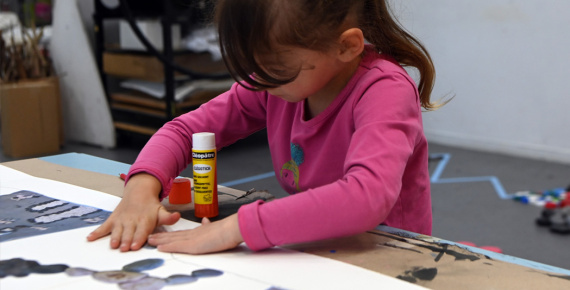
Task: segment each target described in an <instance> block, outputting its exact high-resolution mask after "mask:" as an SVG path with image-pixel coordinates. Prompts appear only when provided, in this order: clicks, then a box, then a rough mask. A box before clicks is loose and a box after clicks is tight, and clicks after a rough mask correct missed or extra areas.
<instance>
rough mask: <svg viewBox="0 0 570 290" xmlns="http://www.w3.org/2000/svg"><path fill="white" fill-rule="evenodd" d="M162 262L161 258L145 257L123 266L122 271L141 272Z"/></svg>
mask: <svg viewBox="0 0 570 290" xmlns="http://www.w3.org/2000/svg"><path fill="white" fill-rule="evenodd" d="M163 264H164V260H163V259H145V260H140V261H136V262H134V263H130V264H128V265H125V266H123V271H129V272H142V271H146V270H152V269H156V268H158V267H160V266H162V265H163Z"/></svg>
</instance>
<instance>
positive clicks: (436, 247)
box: [367, 231, 492, 262]
mask: <svg viewBox="0 0 570 290" xmlns="http://www.w3.org/2000/svg"><path fill="white" fill-rule="evenodd" d="M367 233H370V234H374V235H378V236H382V237H386V238H390V239H393V240H397V241H400V242H404V243H409V244H412V245H414V246H417V247H421V248H425V249H428V250H430V251H432V252H434V253H438V255H437V257H436V258H435V261H436V262H437V261H439V260H440V259H441V257H442V256H443V254H447V255H450V256H453V257H455V261H461V260H469V261H472V262H473V261H477V260H480V259H481V258H480V257H479V256H477V255H476V254H472V255H471V254H463V253H460V252H457V251H454V250H450V249H448V248H447V247H448V246H449V244H445V243H441V244H428V245H424V244H415V243H410V242H409V241H408V240H406V239H404V238H398V237H393V236H390V235H385V234H382V233H377V232H371V231H368V232H367ZM426 243H427V242H426ZM485 258H487V259H489V260H492V259H491V258H490V257H489V256H485Z"/></svg>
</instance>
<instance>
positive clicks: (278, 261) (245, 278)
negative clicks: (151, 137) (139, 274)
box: [0, 165, 421, 290]
mask: <svg viewBox="0 0 570 290" xmlns="http://www.w3.org/2000/svg"><path fill="white" fill-rule="evenodd" d="M19 190H30V191H35V192H37V193H41V194H43V195H46V196H50V197H53V198H56V199H61V200H66V201H70V202H73V203H78V204H84V205H89V206H94V207H98V208H101V209H104V210H109V211H112V210H113V209H114V208H115V206H116V205H117V204H118V202H119V198H117V197H115V196H112V195H108V194H105V193H102V192H98V191H93V190H89V189H85V188H82V187H78V186H74V185H70V184H65V183H61V182H56V181H52V180H47V179H41V178H36V177H32V176H29V175H27V174H24V173H21V172H19V171H16V170H13V169H10V168H7V167H5V166H1V165H0V194H9V193H13V192H16V191H19ZM198 225H199V224H197V223H194V222H191V221H187V220H181V221H180V222H178V223H177V224H175V225H174V226H171V227H168V229H169V230H177V229H187V228H193V227H196V226H198ZM94 228H95V227H85V228H80V229H75V230H69V231H63V232H58V233H53V234H46V235H41V236H35V237H30V238H24V239H19V240H14V241H7V242H3V243H0V260H7V259H11V258H22V259H26V260H35V261H38V262H39V263H40V264H42V265H48V264H67V265H69V266H71V267H84V268H88V269H92V270H95V271H108V270H120V269H121V268H122V267H123V266H124V265H126V264H129V263H132V262H135V261H139V260H142V259H148V258H161V259H164V260H165V263H164V265H163V266H162V267H159V268H157V269H154V270H151V271H145V273H149V274H150V275H152V276H156V277H162V278H166V277H168V276H170V275H173V274H187V275H188V274H190V273H191V272H192V271H193V270H197V269H203V268H212V269H217V270H221V271H223V272H224V274H223V275H222V276H219V277H213V278H204V279H199V280H198V281H196V282H194V283H192V284H182V285H169V286H166V287H165V289H188V288H190V289H269V288H271V287H276V288H281V289H351V288H352V289H379V288H385V289H421V287H420V286H417V285H415V284H411V283H408V282H405V281H401V280H399V279H396V278H393V277H388V276H385V275H382V274H379V273H375V272H372V271H369V270H366V269H363V268H359V267H356V266H352V265H349V264H345V263H342V262H338V261H335V260H331V259H327V258H322V257H318V256H315V255H310V254H305V253H301V252H296V251H291V250H287V249H282V248H274V249H270V250H267V251H262V252H253V251H251V250H249V249H248V248H247V247H246V246H245V244H242V245H241V246H240V247H238V248H237V249H235V250H232V251H228V252H224V253H217V254H210V255H199V256H193V255H182V254H168V253H161V252H158V251H157V250H155V249H149V248H145V249H142V250H140V251H136V252H127V253H120V252H118V251H116V250H111V249H110V248H109V238H108V237H107V238H103V239H101V240H99V241H95V242H87V241H86V238H85V237H86V236H87V235H88V234H89V233H90V232H91V231H92V230H94ZM0 289H2V290H9V289H82V290H85V289H118V286H117V285H116V284H106V283H103V282H99V281H96V280H94V279H93V278H92V277H90V276H83V277H69V276H67V274H65V273H59V274H31V275H29V276H27V277H23V278H16V277H11V276H9V277H6V278H0Z"/></svg>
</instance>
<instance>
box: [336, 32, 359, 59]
mask: <svg viewBox="0 0 570 290" xmlns="http://www.w3.org/2000/svg"><path fill="white" fill-rule="evenodd" d="M339 44H340V50H339V55H338V57H339V59H340V60H341V61H344V62H350V61H352V60H353V59H354V58H356V57H358V56H360V55H361V54H362V51H364V34H363V33H362V30H360V28H350V29H347V30H345V31H344V32H343V33H342V34H341V35H340V37H339Z"/></svg>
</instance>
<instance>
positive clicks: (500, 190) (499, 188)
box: [430, 153, 514, 199]
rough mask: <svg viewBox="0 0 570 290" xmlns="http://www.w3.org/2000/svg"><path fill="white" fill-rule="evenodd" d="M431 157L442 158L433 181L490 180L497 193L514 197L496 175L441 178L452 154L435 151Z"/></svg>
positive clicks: (434, 173) (502, 197)
mask: <svg viewBox="0 0 570 290" xmlns="http://www.w3.org/2000/svg"><path fill="white" fill-rule="evenodd" d="M430 159H441V160H440V161H439V164H438V165H437V167H436V168H435V170H434V171H433V173H432V176H431V179H430V180H431V183H462V182H490V183H491V185H493V188H495V191H496V192H497V195H498V196H499V197H500V198H501V199H512V198H513V196H514V194H509V193H507V192H506V191H505V188H504V187H503V185H502V184H501V181H500V180H499V178H497V177H496V176H475V177H453V178H441V174H442V173H443V171H444V170H445V167H446V166H447V163H449V160H450V159H451V154H448V153H434V154H430Z"/></svg>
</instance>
